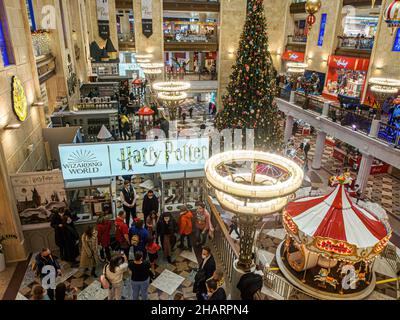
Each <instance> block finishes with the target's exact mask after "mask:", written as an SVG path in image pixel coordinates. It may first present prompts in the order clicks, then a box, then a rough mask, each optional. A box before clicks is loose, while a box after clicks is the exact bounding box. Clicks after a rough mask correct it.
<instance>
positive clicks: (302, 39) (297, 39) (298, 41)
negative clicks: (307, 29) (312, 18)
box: [288, 35, 307, 44]
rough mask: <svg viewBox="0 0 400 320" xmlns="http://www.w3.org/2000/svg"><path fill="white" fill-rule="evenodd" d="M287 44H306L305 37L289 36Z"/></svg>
mask: <svg viewBox="0 0 400 320" xmlns="http://www.w3.org/2000/svg"><path fill="white" fill-rule="evenodd" d="M288 43H289V44H306V43H307V36H305V35H289V36H288Z"/></svg>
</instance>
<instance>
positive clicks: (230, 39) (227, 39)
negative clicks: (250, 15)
mask: <svg viewBox="0 0 400 320" xmlns="http://www.w3.org/2000/svg"><path fill="white" fill-rule="evenodd" d="M220 3H221V7H220V13H219V19H220V27H219V28H220V30H219V35H218V36H219V52H218V61H219V63H218V99H217V108H218V110H220V109H221V108H222V105H221V100H222V96H223V95H224V94H225V92H226V87H227V85H228V83H229V76H230V74H231V72H232V65H233V64H234V63H235V57H236V51H237V49H238V46H239V41H240V36H241V34H242V31H243V26H244V22H245V19H246V1H243V0H220ZM232 17H235V18H234V19H232Z"/></svg>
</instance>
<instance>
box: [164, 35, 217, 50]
mask: <svg viewBox="0 0 400 320" xmlns="http://www.w3.org/2000/svg"><path fill="white" fill-rule="evenodd" d="M164 50H165V51H203V52H204V51H211V52H214V51H218V41H217V36H216V35H204V34H203V35H202V34H191V35H183V34H164Z"/></svg>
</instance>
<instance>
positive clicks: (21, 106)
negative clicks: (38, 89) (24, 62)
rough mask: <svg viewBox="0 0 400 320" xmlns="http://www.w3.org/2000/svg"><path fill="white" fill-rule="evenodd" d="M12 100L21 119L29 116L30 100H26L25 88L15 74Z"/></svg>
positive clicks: (12, 85)
mask: <svg viewBox="0 0 400 320" xmlns="http://www.w3.org/2000/svg"><path fill="white" fill-rule="evenodd" d="M11 101H12V106H13V110H14V112H15V114H16V116H17V117H18V119H19V120H20V121H25V120H26V118H27V117H28V101H27V100H26V95H25V89H24V86H23V85H22V82H21V80H20V79H19V78H18V77H16V76H13V77H12V84H11Z"/></svg>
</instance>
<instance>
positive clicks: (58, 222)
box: [50, 208, 65, 260]
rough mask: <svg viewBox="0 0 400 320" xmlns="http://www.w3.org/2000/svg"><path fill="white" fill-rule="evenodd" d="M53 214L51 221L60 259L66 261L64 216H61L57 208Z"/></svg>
mask: <svg viewBox="0 0 400 320" xmlns="http://www.w3.org/2000/svg"><path fill="white" fill-rule="evenodd" d="M52 212H53V214H52V216H51V220H50V226H51V227H52V228H53V229H54V240H55V242H56V245H57V247H58V248H59V250H60V258H61V260H64V247H65V243H64V236H63V230H62V229H63V227H64V226H63V223H62V215H61V214H60V212H59V210H58V209H57V208H54V209H53V210H52Z"/></svg>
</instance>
